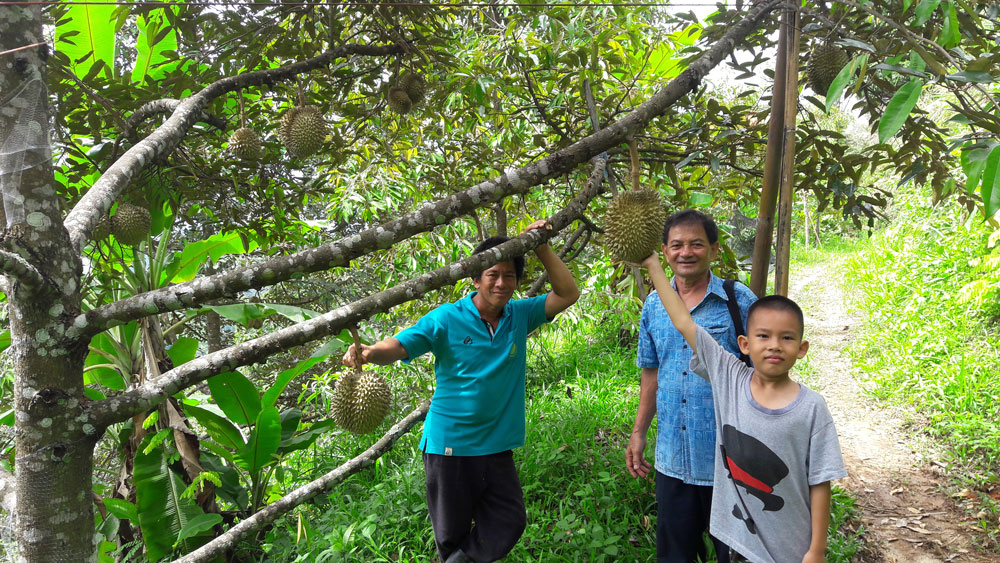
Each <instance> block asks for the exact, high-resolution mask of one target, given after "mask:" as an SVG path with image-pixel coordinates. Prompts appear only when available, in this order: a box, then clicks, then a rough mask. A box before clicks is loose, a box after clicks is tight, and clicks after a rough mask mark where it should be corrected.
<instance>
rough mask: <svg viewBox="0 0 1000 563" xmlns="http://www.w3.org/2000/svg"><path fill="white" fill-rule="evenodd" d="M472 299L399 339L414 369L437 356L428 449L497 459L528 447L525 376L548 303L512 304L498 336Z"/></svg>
mask: <svg viewBox="0 0 1000 563" xmlns="http://www.w3.org/2000/svg"><path fill="white" fill-rule="evenodd" d="M475 294H476V292H472V293H471V294H469V295H467V296H466V297H464V298H462V299H460V300H458V301H456V302H455V303H447V304H444V305H441V306H440V307H438V308H436V309H434V310H433V311H431V312H430V313H427V314H426V315H424V316H423V317H422V318H421V319H420V320H419V321H417V324H415V325H413V326H412V327H410V328H408V329H406V330H403V331H402V332H400V333H399V334H397V335H396V339H398V340H399V342H400V343H401V344H402V345H403V348H405V349H406V355H407V359H406V360H404V361H406V362H409V361H411V360H413V359H414V358H416V357H418V356H420V355H422V354H425V353H427V352H433V353H434V374H435V376H436V379H437V387H436V388H435V390H434V397H433V398H432V399H431V407H430V410H429V411H428V413H427V419H426V420H425V421H424V434H423V437H422V438H421V439H420V449H421V450H423V451H424V452H426V453H430V454H440V455H456V456H476V455H489V454H495V453H497V452H502V451H505V450H510V449H513V448H517V447H520V446H523V445H524V368H525V360H526V358H527V355H526V353H525V348H526V344H527V339H528V334H530V333H531V332H532V331H533V330H535V329H536V328H538V327H539V326H541V325H542V324H544V323H545V322H546V321H547V319H546V318H545V298H546V296H545V295H540V296H538V297H531V298H529V299H517V300H514V299H511V300H510V301H508V302H507V305H506V306H505V307H504V310H503V315H502V316H501V317H500V322H499V324H498V325H497V328H496V331H495V333H494V334H493V335H492V336H491V335H490V331H489V328H487V324H486V321H484V320H483V319H482V318H481V317H480V316H479V310H478V309H476V306H475V305H474V304H473V303H472V297H473V296H474V295H475Z"/></svg>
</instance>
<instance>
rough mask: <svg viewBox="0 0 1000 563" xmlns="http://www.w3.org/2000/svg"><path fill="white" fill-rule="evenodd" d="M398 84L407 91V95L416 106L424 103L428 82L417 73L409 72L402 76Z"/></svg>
mask: <svg viewBox="0 0 1000 563" xmlns="http://www.w3.org/2000/svg"><path fill="white" fill-rule="evenodd" d="M396 85H397V86H399V87H400V88H402V89H403V90H405V91H406V95H407V96H408V97H409V98H410V101H411V102H412V103H413V105H415V106H417V105H420V104H421V103H423V101H424V98H425V97H426V95H427V83H426V82H424V79H423V78H422V77H421V76H420V75H419V74H416V73H412V72H408V73H406V74H404V75H402V76H400V77H399V80H398V81H397V82H396Z"/></svg>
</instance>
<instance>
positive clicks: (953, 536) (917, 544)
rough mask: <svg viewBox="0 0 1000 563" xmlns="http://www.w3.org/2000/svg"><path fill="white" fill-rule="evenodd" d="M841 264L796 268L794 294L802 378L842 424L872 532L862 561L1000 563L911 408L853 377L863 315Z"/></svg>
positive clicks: (853, 479)
mask: <svg viewBox="0 0 1000 563" xmlns="http://www.w3.org/2000/svg"><path fill="white" fill-rule="evenodd" d="M837 270H838V267H837V265H836V264H833V263H827V264H819V265H811V266H807V267H804V268H800V269H798V270H793V271H792V275H791V278H792V283H791V297H793V298H794V299H796V300H797V301H798V302H799V303H800V304H801V305H802V307H803V309H804V310H805V314H806V338H807V339H808V340H809V341H810V348H809V355H808V358H809V362H808V366H809V367H811V368H812V369H804V370H802V373H801V374H800V377H801V378H802V379H803V381H804V382H805V383H806V384H807V385H809V386H810V387H812V388H813V389H815V390H817V391H819V392H820V393H822V394H823V396H824V397H825V398H826V401H827V403H828V404H829V406H830V411H831V412H832V414H833V418H834V420H835V421H836V424H837V431H838V434H839V436H840V444H841V448H842V449H843V452H844V459H845V462H846V463H847V470H848V473H849V474H850V476H849V477H848V478H847V479H845V480H843V481H841V482H840V483H839V484H840V486H842V487H845V488H847V489H849V490H851V491H853V493H854V494H855V495H857V497H858V503H857V507H858V508H859V509H860V510H861V514H862V515H861V520H862V522H863V524H864V527H865V528H866V529H867V530H868V532H867V533H865V534H864V537H865V539H866V542H867V543H868V544H869V547H870V549H869V553H866V555H865V556H864V557H862V558H861V559H860V560H861V561H866V562H867V561H888V562H900V563H925V562H932V561H956V562H977V563H978V562H988V561H993V562H995V561H1000V554H996V553H994V554H985V553H983V552H981V551H979V550H978V549H977V548H976V547H975V546H974V544H973V539H972V538H973V537H974V530H975V529H976V528H975V526H974V524H973V522H972V519H971V518H970V517H969V516H967V515H966V514H964V513H963V512H962V511H961V510H960V508H959V507H958V505H957V502H956V500H955V499H954V498H951V497H949V496H948V494H946V493H945V492H944V490H945V489H946V488H947V486H948V481H947V479H946V478H945V477H944V476H943V475H942V473H941V471H940V470H941V467H942V464H940V463H937V462H936V460H937V459H940V458H939V457H938V455H937V452H936V451H935V450H934V448H933V444H931V443H930V441H929V440H927V439H925V438H921V437H919V436H916V435H915V432H914V431H913V430H912V429H910V428H912V427H913V426H914V425H913V424H912V423H910V422H908V421H911V420H913V418H914V417H913V414H912V413H910V412H907V411H906V410H905V409H887V408H880V407H876V406H874V404H873V401H872V400H871V399H870V398H867V397H866V396H865V395H864V394H863V392H862V390H861V386H860V385H859V383H858V382H857V381H856V380H855V379H854V377H853V376H852V375H851V360H850V358H849V357H848V356H847V354H846V353H845V352H844V350H845V349H846V347H847V345H848V344H849V342H850V340H851V335H852V333H853V332H854V330H855V329H856V328H858V324H859V321H858V320H857V319H856V318H853V317H852V316H851V314H850V313H849V311H848V310H847V308H846V306H845V304H844V295H843V292H842V290H841V287H840V285H839V283H838V281H839V279H840V276H838V275H837V274H836V273H835V272H836V271H837Z"/></svg>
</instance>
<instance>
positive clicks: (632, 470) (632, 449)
mask: <svg viewBox="0 0 1000 563" xmlns="http://www.w3.org/2000/svg"><path fill="white" fill-rule="evenodd" d="M645 451H646V434H645V433H639V432H633V433H632V436H631V437H630V438H629V439H628V446H626V447H625V467H626V468H627V469H628V472H629V474H631V475H632V476H633V477H646V476H647V475H649V470H650V469H652V466H651V465H649V462H648V461H646V458H645V456H643V453H644V452H645Z"/></svg>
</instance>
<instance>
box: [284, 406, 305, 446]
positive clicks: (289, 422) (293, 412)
mask: <svg viewBox="0 0 1000 563" xmlns="http://www.w3.org/2000/svg"><path fill="white" fill-rule="evenodd" d="M300 422H302V411H301V410H299V409H294V408H292V409H285V410H283V411H281V441H282V442H284V441H285V440H287V439H289V438H291V437H292V436H293V435H295V431H296V430H298V429H299V423H300Z"/></svg>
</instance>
